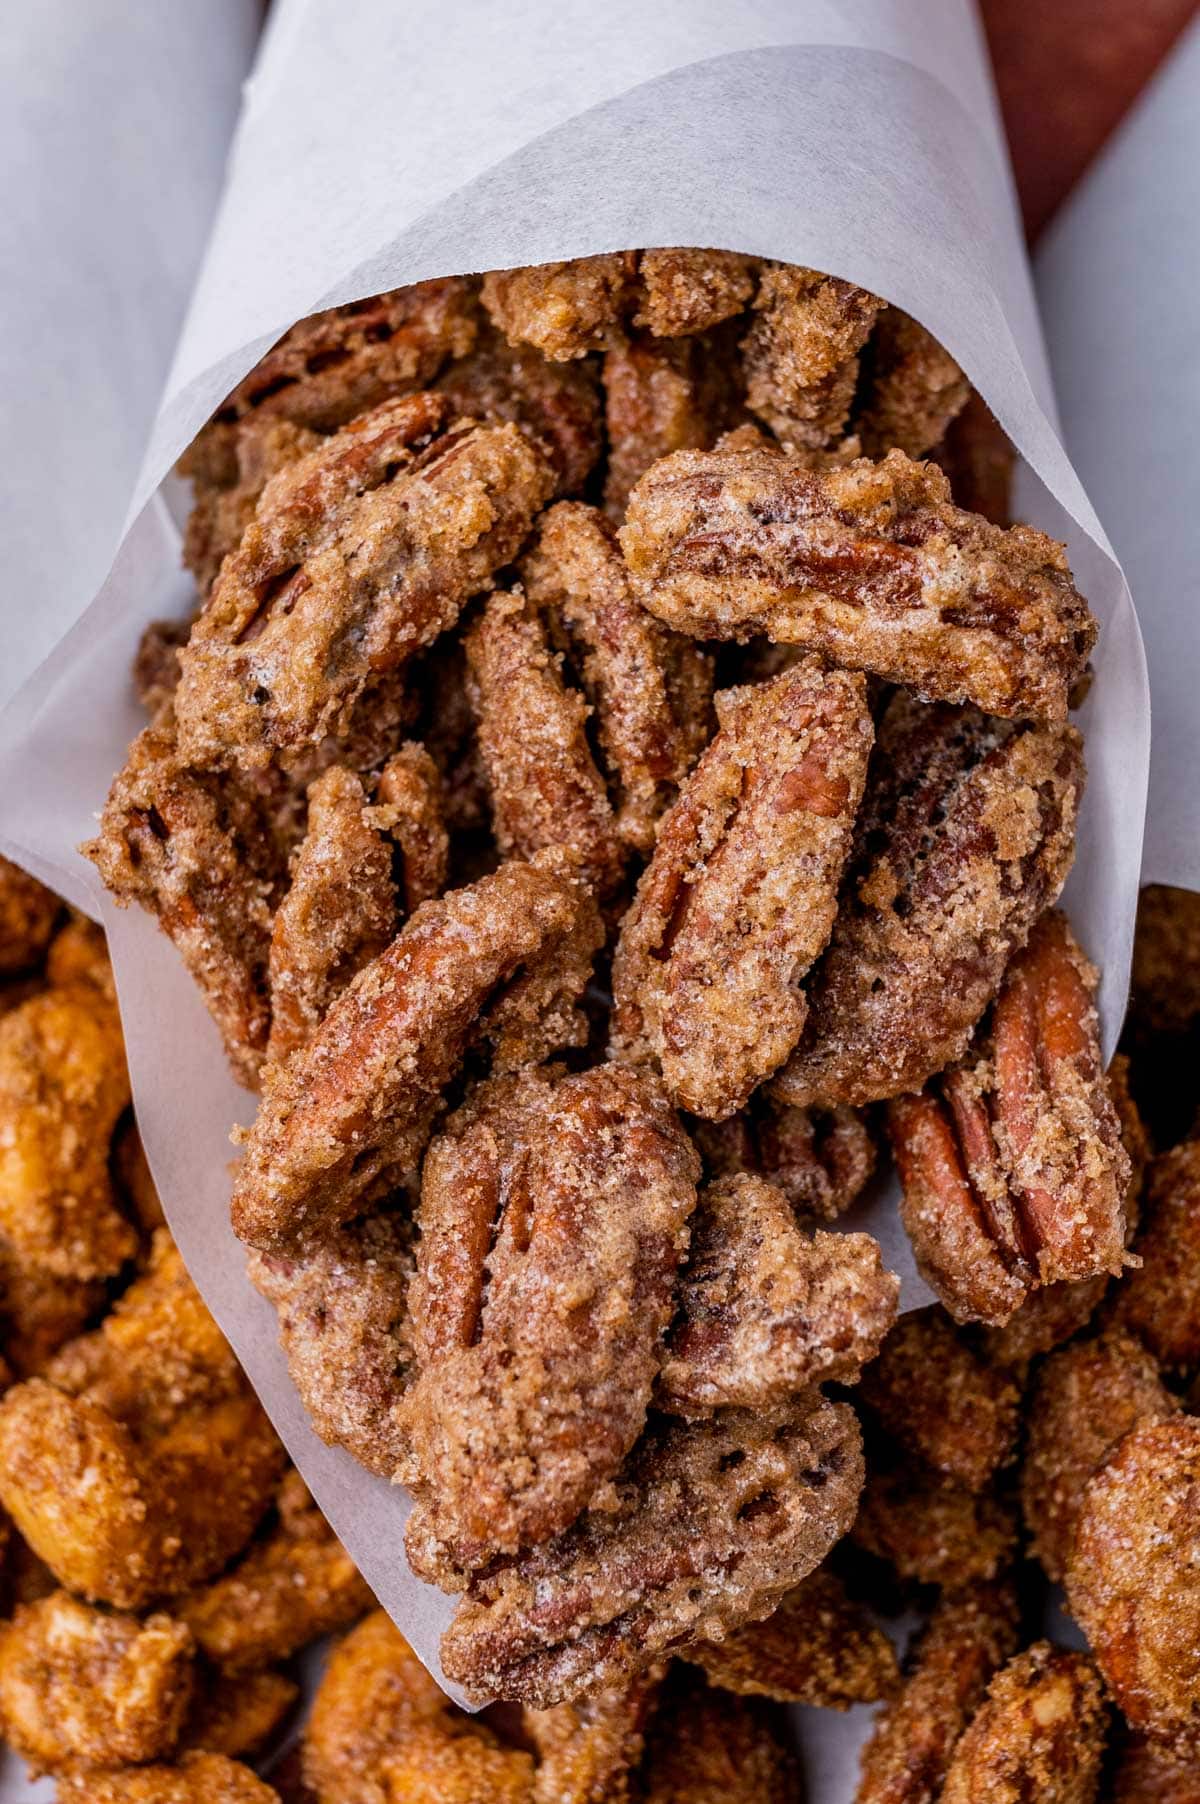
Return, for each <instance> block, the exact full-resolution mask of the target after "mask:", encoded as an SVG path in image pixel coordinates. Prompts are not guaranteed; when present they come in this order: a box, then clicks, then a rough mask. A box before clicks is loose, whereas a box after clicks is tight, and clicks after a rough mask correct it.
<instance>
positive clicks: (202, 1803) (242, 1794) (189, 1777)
mask: <svg viewBox="0 0 1200 1804" xmlns="http://www.w3.org/2000/svg"><path fill="white" fill-rule="evenodd" d="M58 1804H280V1798H279V1793H278V1792H277V1791H273V1790H272V1789H271V1787H270V1786H269V1785H265V1784H264V1783H263V1781H262V1780H261V1779H258V1778H256V1777H255V1775H254V1774H253V1773H252V1772H251V1771H250V1768H249V1767H248V1766H243V1765H242V1764H241V1762H240V1761H238V1760H228V1759H226V1757H225V1755H224V1754H185V1755H184V1756H183V1758H182V1759H181V1760H180V1762H179V1764H178V1766H129V1767H124V1768H122V1769H121V1770H120V1771H118V1772H112V1773H85V1774H83V1775H79V1774H71V1773H64V1774H63V1775H62V1777H61V1778H60V1779H59V1781H58Z"/></svg>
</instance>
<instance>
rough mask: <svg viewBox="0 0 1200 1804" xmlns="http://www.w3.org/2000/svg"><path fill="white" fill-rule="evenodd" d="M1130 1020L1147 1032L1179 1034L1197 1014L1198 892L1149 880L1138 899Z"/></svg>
mask: <svg viewBox="0 0 1200 1804" xmlns="http://www.w3.org/2000/svg"><path fill="white" fill-rule="evenodd" d="M1132 1007H1133V1014H1134V1019H1135V1021H1136V1022H1137V1023H1138V1025H1139V1026H1140V1027H1141V1028H1142V1030H1143V1031H1144V1032H1147V1033H1151V1034H1178V1033H1184V1032H1186V1031H1187V1029H1188V1028H1189V1027H1191V1026H1192V1025H1193V1023H1194V1022H1195V1021H1196V1018H1197V1016H1200V895H1197V894H1196V892H1195V891H1194V890H1189V889H1174V888H1172V887H1171V886H1170V885H1169V884H1165V883H1151V884H1147V886H1146V888H1145V889H1144V890H1143V891H1142V893H1141V895H1140V896H1139V897H1138V916H1137V933H1136V934H1135V936H1134V941H1133V996H1132Z"/></svg>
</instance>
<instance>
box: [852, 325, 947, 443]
mask: <svg viewBox="0 0 1200 1804" xmlns="http://www.w3.org/2000/svg"><path fill="white" fill-rule="evenodd" d="M866 362H867V365H868V370H867V381H866V395H865V398H864V401H863V404H862V407H861V409H860V410H859V411H858V412H856V414H855V418H854V430H855V432H856V433H857V434H858V437H859V439H860V440H861V441H862V448H863V450H864V451H865V452H866V454H867V456H868V457H883V456H884V455H885V454H886V453H887V452H888V451H890V450H892V449H893V447H894V448H895V449H896V450H899V451H903V452H904V454H905V456H906V457H924V455H925V453H926V452H927V451H929V450H931V449H932V447H933V446H934V445H936V444H937V443H938V441H939V440H940V439H942V438H944V436H945V434H946V432H947V431H948V429H949V427H950V425H951V422H952V421H953V420H954V419H955V418H956V417H957V415H958V414H959V413H960V412H961V410H962V408H963V407H964V405H965V404H966V400H967V396H968V395H969V394H970V392H971V385H970V383H969V382H968V381H967V379H966V377H965V376H964V375H963V373H962V371H961V370H960V369H959V367H958V365H957V364H956V363H955V361H954V359H953V357H951V355H950V353H949V351H944V350H943V349H942V347H941V345H940V344H939V343H938V341H937V339H936V338H934V336H933V334H932V333H930V332H927V331H926V330H925V328H924V326H922V325H919V324H918V323H917V321H916V320H915V319H912V318H910V316H909V315H908V314H907V313H902V312H901V311H900V309H899V308H898V307H888V308H885V310H884V311H883V313H882V314H880V316H879V323H878V324H877V326H876V327H875V331H874V334H873V336H872V339H871V346H870V350H869V352H868V355H867V359H866Z"/></svg>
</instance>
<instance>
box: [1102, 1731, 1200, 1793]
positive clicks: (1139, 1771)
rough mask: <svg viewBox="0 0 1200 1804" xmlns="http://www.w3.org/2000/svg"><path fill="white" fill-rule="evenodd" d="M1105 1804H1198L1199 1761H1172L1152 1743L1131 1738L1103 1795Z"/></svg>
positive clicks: (1199, 1783) (1199, 1785)
mask: <svg viewBox="0 0 1200 1804" xmlns="http://www.w3.org/2000/svg"><path fill="white" fill-rule="evenodd" d="M1104 1797H1105V1800H1106V1804H1197V1800H1200V1760H1184V1761H1176V1760H1173V1759H1172V1758H1171V1756H1170V1754H1166V1753H1164V1752H1163V1751H1162V1750H1161V1749H1160V1748H1157V1747H1155V1745H1154V1744H1153V1743H1152V1742H1147V1741H1143V1740H1141V1739H1140V1738H1139V1737H1136V1736H1134V1737H1130V1739H1129V1740H1128V1741H1127V1742H1126V1744H1125V1746H1124V1747H1123V1748H1122V1750H1121V1755H1120V1759H1119V1761H1118V1763H1117V1765H1116V1768H1115V1769H1114V1771H1113V1773H1112V1774H1111V1776H1110V1779H1109V1782H1108V1787H1107V1789H1106V1790H1105V1792H1104Z"/></svg>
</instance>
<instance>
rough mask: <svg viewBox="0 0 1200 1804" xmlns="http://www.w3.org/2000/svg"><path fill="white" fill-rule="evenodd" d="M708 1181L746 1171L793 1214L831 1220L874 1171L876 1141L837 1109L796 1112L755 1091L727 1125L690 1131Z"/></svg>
mask: <svg viewBox="0 0 1200 1804" xmlns="http://www.w3.org/2000/svg"><path fill="white" fill-rule="evenodd" d="M689 1125H690V1128H691V1132H692V1138H693V1139H694V1140H695V1142H696V1145H697V1146H698V1147H699V1149H700V1154H701V1157H702V1158H703V1160H704V1164H705V1168H706V1169H707V1171H708V1174H709V1176H710V1177H713V1178H727V1177H733V1176H735V1175H736V1174H737V1173H738V1172H742V1171H748V1172H751V1173H754V1174H756V1175H757V1176H759V1177H763V1178H768V1179H769V1180H770V1182H771V1183H772V1184H777V1185H778V1187H779V1188H780V1190H782V1191H783V1194H784V1195H785V1196H786V1197H787V1199H788V1202H789V1203H790V1204H791V1205H792V1208H793V1209H795V1210H796V1211H797V1212H798V1213H799V1214H801V1215H806V1216H814V1217H816V1218H817V1219H818V1220H822V1221H836V1219H837V1217H838V1216H839V1215H842V1214H844V1213H845V1211H846V1210H847V1209H848V1208H849V1207H850V1205H851V1203H853V1202H854V1201H855V1200H856V1199H857V1198H858V1197H859V1196H860V1195H861V1193H862V1191H863V1189H864V1188H865V1186H866V1184H867V1183H868V1181H869V1179H870V1177H871V1175H872V1173H873V1172H874V1170H875V1141H874V1139H873V1138H872V1135H871V1131H870V1129H869V1128H868V1126H867V1124H866V1122H865V1121H864V1120H863V1117H862V1116H861V1115H860V1114H859V1113H858V1111H857V1110H856V1109H850V1108H846V1107H845V1106H844V1105H841V1106H839V1107H838V1108H836V1109H797V1108H793V1107H792V1106H791V1104H790V1103H782V1102H779V1101H778V1100H777V1099H776V1098H775V1097H773V1096H771V1095H770V1094H769V1093H768V1092H767V1091H764V1090H760V1091H759V1092H758V1093H757V1095H755V1096H754V1097H753V1098H752V1099H751V1102H750V1105H749V1107H748V1108H746V1109H743V1111H742V1113H741V1114H740V1115H734V1116H732V1117H731V1118H730V1119H729V1120H728V1121H722V1122H712V1121H703V1120H701V1119H700V1118H699V1117H697V1118H696V1119H694V1120H693V1121H692V1122H691V1123H690V1124H689Z"/></svg>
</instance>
